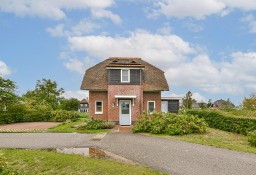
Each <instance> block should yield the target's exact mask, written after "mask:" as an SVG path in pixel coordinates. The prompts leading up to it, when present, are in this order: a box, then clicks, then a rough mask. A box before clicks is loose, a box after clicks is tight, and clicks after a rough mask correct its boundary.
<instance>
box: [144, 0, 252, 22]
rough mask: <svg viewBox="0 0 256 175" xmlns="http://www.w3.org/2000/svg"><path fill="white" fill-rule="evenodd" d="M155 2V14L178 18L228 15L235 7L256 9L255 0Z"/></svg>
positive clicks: (199, 18) (166, 0)
mask: <svg viewBox="0 0 256 175" xmlns="http://www.w3.org/2000/svg"><path fill="white" fill-rule="evenodd" d="M154 4H155V7H154V8H153V11H154V13H153V14H154V15H159V14H163V15H165V16H167V17H176V18H185V17H192V18H195V19H197V20H201V19H204V18H205V17H207V16H210V15H214V14H218V15H220V16H226V15H228V14H229V13H230V12H232V11H233V10H235V9H238V10H242V11H246V12H248V11H252V10H256V1H255V0H246V1H245V0H207V1H202V0H182V1H181V0H160V1H158V2H157V3H154ZM149 16H152V14H149Z"/></svg>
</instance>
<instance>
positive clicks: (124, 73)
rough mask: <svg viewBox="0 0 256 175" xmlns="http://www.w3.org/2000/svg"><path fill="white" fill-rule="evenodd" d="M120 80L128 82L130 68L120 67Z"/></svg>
mask: <svg viewBox="0 0 256 175" xmlns="http://www.w3.org/2000/svg"><path fill="white" fill-rule="evenodd" d="M121 82H122V83H129V82H130V70H129V69H122V70H121Z"/></svg>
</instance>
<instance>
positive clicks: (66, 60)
mask: <svg viewBox="0 0 256 175" xmlns="http://www.w3.org/2000/svg"><path fill="white" fill-rule="evenodd" d="M60 58H61V59H62V60H63V64H64V66H65V67H66V68H67V69H68V70H70V71H71V72H77V73H79V74H82V75H83V74H84V72H85V70H86V69H87V68H89V67H91V66H93V65H95V64H96V62H95V61H96V60H95V59H91V58H89V57H85V58H76V57H75V56H74V55H73V54H72V53H69V52H62V53H61V54H60Z"/></svg>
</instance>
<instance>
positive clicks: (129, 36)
mask: <svg viewBox="0 0 256 175" xmlns="http://www.w3.org/2000/svg"><path fill="white" fill-rule="evenodd" d="M255 36H256V1H254V0H207V1H202V0H158V1H154V0H122V1H121V0H86V1H85V0H72V1H71V0H54V1H52V0H36V1H35V0H19V1H17V0H1V1H0V76H3V77H4V78H9V79H11V80H13V81H15V82H16V84H17V85H18V87H19V89H18V93H19V94H23V93H25V92H26V91H27V90H32V89H33V88H34V87H35V82H36V80H40V79H42V78H50V79H52V80H55V81H56V82H57V83H58V85H59V86H60V87H62V88H64V89H65V90H66V93H65V94H64V95H65V97H76V98H79V99H81V98H84V97H85V96H86V95H87V92H84V91H80V85H81V82H82V78H83V74H84V71H85V70H86V69H87V68H88V67H91V66H93V65H95V64H97V63H98V62H100V61H102V60H104V59H107V58H108V57H111V56H125V57H129V56H132V57H141V58H143V59H144V60H145V61H148V62H150V63H152V64H154V65H156V66H157V67H159V68H161V69H162V70H164V71H165V75H166V78H167V81H168V83H169V86H170V91H169V92H165V93H164V94H163V95H164V96H184V94H185V93H186V92H188V91H189V90H190V91H192V92H193V94H194V96H193V97H194V98H195V99H197V100H198V101H208V99H212V100H213V101H214V100H218V99H227V98H229V99H230V100H231V101H232V102H234V103H235V104H240V103H241V101H242V100H243V98H244V97H248V96H249V94H250V93H254V92H256V78H255V77H256V69H255V68H256V49H255V48H256V37H255Z"/></svg>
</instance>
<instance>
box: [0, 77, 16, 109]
mask: <svg viewBox="0 0 256 175" xmlns="http://www.w3.org/2000/svg"><path fill="white" fill-rule="evenodd" d="M16 89H17V86H16V85H15V83H14V82H13V81H11V80H9V79H4V78H2V77H0V109H1V110H7V106H8V105H9V104H10V103H12V102H14V101H16V100H17V99H18V96H17V95H16V94H15V91H16Z"/></svg>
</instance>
